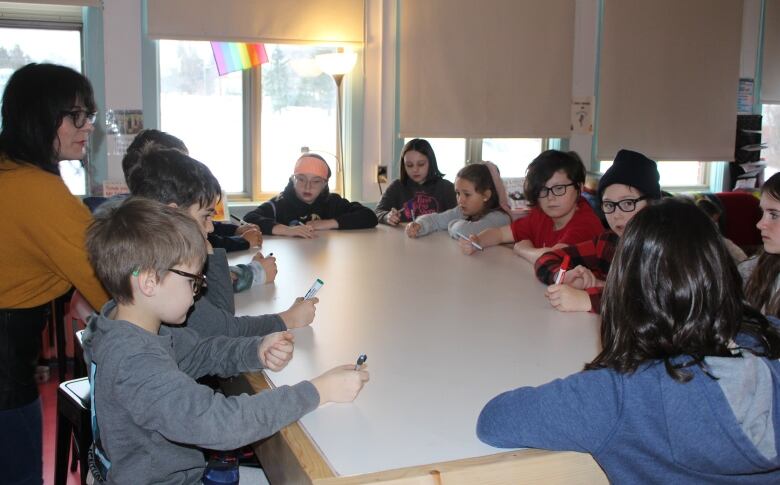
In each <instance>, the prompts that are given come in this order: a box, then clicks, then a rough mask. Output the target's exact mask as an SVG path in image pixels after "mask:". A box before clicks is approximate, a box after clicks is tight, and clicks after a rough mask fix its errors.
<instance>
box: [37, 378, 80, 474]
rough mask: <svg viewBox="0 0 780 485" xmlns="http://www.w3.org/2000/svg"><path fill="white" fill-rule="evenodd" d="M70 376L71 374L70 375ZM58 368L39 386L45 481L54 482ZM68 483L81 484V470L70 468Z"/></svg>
mask: <svg viewBox="0 0 780 485" xmlns="http://www.w3.org/2000/svg"><path fill="white" fill-rule="evenodd" d="M68 378H70V374H69V376H68ZM58 385H59V382H57V368H56V367H52V369H51V377H50V378H49V381H48V382H46V383H44V384H41V385H40V386H39V389H40V392H41V404H42V405H43V483H44V485H51V484H53V483H54V447H55V443H56V439H55V433H56V432H57V386H58ZM68 485H79V471H78V468H77V469H76V471H75V472H73V473H70V470H68Z"/></svg>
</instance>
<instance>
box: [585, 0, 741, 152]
mask: <svg viewBox="0 0 780 485" xmlns="http://www.w3.org/2000/svg"><path fill="white" fill-rule="evenodd" d="M741 26H742V1H741V0H684V1H681V0H605V2H604V19H603V31H602V44H601V45H602V47H601V53H600V71H599V100H598V102H599V117H598V149H597V154H598V157H599V159H600V160H611V159H612V158H613V157H614V155H615V154H616V153H617V151H618V150H619V149H621V148H624V147H625V148H631V149H634V150H638V151H640V152H643V153H645V154H646V155H648V156H649V157H651V158H654V159H656V160H701V161H706V160H731V159H733V157H734V137H735V132H736V119H737V117H736V114H737V88H738V84H739V54H740V42H741Z"/></svg>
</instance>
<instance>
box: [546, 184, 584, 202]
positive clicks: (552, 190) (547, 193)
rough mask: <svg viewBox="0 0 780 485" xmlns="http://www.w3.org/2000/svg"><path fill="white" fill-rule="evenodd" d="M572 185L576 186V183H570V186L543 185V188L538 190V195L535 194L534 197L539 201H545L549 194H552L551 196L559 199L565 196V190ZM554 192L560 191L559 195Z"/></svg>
mask: <svg viewBox="0 0 780 485" xmlns="http://www.w3.org/2000/svg"><path fill="white" fill-rule="evenodd" d="M572 185H574V186H576V185H577V183H576V182H572V183H570V184H558V185H553V186H552V187H547V186H546V185H545V186H544V187H542V188H541V189H539V193H538V194H536V197H538V198H539V199H546V198H547V197H549V196H550V192H552V194H553V195H554V196H556V197H561V196H564V195H566V189H567V188H569V187H571V186H572ZM561 187H563V190H561ZM556 191H560V194H559V193H558V192H556ZM542 194H544V195H542Z"/></svg>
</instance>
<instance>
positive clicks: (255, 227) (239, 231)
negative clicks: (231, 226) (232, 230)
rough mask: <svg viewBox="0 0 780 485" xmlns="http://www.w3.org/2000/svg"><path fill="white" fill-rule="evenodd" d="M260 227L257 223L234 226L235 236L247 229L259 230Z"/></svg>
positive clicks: (241, 234) (242, 233)
mask: <svg viewBox="0 0 780 485" xmlns="http://www.w3.org/2000/svg"><path fill="white" fill-rule="evenodd" d="M259 230H260V227H259V226H258V225H257V224H244V225H243V226H238V227H237V228H236V236H243V235H244V233H245V232H248V231H259Z"/></svg>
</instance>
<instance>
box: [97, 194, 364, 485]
mask: <svg viewBox="0 0 780 485" xmlns="http://www.w3.org/2000/svg"><path fill="white" fill-rule="evenodd" d="M87 253H88V255H89V260H90V262H91V263H92V265H93V267H94V268H95V273H96V274H97V276H98V278H99V279H100V281H101V282H102V283H103V285H104V286H105V287H106V289H107V290H108V292H109V293H110V294H111V296H112V298H113V299H112V300H110V301H109V302H108V303H106V305H104V306H103V308H102V310H101V312H100V315H99V316H98V317H97V318H94V319H92V320H90V322H89V332H90V339H88V340H87V341H86V342H85V347H84V351H85V355H86V356H87V358H88V361H89V362H91V364H92V370H91V385H92V389H93V395H94V399H93V401H92V406H93V408H92V409H93V413H94V414H93V416H94V419H95V423H96V426H97V428H98V429H99V430H100V433H99V437H100V449H99V450H98V451H99V453H98V455H99V456H101V457H104V458H105V459H106V460H107V462H103V465H104V466H106V467H107V469H108V471H107V475H108V476H107V477H104V478H106V479H107V482H109V483H193V484H194V483H200V482H201V477H202V475H203V472H204V470H205V467H206V462H205V460H204V458H203V453H202V452H201V451H200V450H199V449H198V448H199V447H203V448H211V449H218V450H231V449H235V448H237V447H240V446H243V445H246V444H249V443H252V442H255V441H257V440H260V439H262V438H265V437H267V436H270V435H271V434H273V433H275V432H277V431H278V430H279V429H281V428H282V427H284V426H287V425H288V424H290V423H292V422H294V421H296V420H298V419H299V418H301V417H302V416H303V415H304V414H306V413H308V412H310V411H313V410H314V409H316V408H317V407H318V406H319V405H321V404H324V403H326V402H348V401H352V400H354V398H355V397H356V396H357V394H358V392H360V389H361V388H362V386H363V384H364V383H365V382H366V381H367V380H368V373H367V372H366V371H365V370H355V368H354V365H352V366H340V367H337V368H335V369H332V370H330V371H328V372H326V373H325V374H323V375H321V376H320V377H317V378H315V379H312V380H311V381H303V382H300V383H298V384H295V385H293V386H281V387H278V388H276V389H273V390H271V391H267V392H261V393H259V394H255V395H252V396H249V395H246V394H243V395H241V396H232V397H226V396H224V395H221V394H217V393H214V392H213V391H212V390H211V389H210V388H208V387H206V386H203V385H200V384H198V383H197V382H196V381H195V379H197V378H200V377H202V376H205V375H219V376H222V377H229V376H233V375H236V374H238V373H242V372H254V371H259V370H261V369H267V370H271V371H279V370H281V369H282V368H284V367H285V366H286V365H287V363H288V362H289V360H290V359H291V358H292V354H293V336H292V334H290V333H289V332H276V333H272V334H270V335H266V336H265V337H240V338H231V337H225V336H217V337H208V338H204V337H201V336H200V335H198V333H197V332H195V331H193V330H192V329H190V328H187V327H181V326H180V325H181V324H182V323H184V321H185V320H186V319H187V313H188V311H189V309H190V306H192V304H193V299H194V297H195V294H196V293H197V292H198V290H199V289H200V288H201V285H202V284H203V282H204V279H203V276H202V273H201V271H202V267H203V263H204V262H205V260H206V241H205V239H204V238H203V237H201V234H200V230H199V228H198V225H197V224H196V222H195V221H193V220H192V218H190V217H189V216H188V215H187V214H185V213H183V212H182V211H181V210H179V209H176V208H173V207H170V206H167V205H163V204H160V203H158V202H155V201H152V200H148V199H143V198H138V197H131V198H129V199H127V200H126V201H125V202H123V203H122V204H121V205H118V206H117V205H110V206H108V207H106V208H105V209H104V210H103V211H101V212H100V213H98V214H97V215H96V216H95V221H94V222H93V224H92V225H91V226H90V228H89V231H88V233H87ZM101 461H102V460H101Z"/></svg>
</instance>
